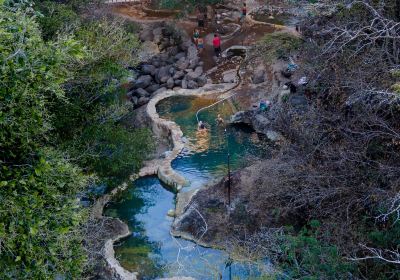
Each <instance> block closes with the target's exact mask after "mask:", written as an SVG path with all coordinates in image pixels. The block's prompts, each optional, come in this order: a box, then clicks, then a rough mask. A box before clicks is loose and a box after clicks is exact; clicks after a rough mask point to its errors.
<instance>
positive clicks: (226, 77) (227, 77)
mask: <svg viewBox="0 0 400 280" xmlns="http://www.w3.org/2000/svg"><path fill="white" fill-rule="evenodd" d="M222 80H223V82H224V83H235V82H236V81H237V75H236V70H233V71H228V72H225V73H224V74H223V77H222Z"/></svg>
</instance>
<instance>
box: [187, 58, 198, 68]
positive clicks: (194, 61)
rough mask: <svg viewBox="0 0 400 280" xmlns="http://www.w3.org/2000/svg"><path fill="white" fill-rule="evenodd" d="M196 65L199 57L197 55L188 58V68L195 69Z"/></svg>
mask: <svg viewBox="0 0 400 280" xmlns="http://www.w3.org/2000/svg"><path fill="white" fill-rule="evenodd" d="M197 65H199V58H198V57H196V58H193V59H191V60H189V66H188V68H189V69H195V68H196V66H197Z"/></svg>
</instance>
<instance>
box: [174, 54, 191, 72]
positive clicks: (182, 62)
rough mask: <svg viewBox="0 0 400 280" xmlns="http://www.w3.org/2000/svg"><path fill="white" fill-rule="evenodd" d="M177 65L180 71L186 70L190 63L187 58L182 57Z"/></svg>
mask: <svg viewBox="0 0 400 280" xmlns="http://www.w3.org/2000/svg"><path fill="white" fill-rule="evenodd" d="M175 65H176V67H177V68H178V69H179V70H185V69H186V68H188V67H189V61H188V60H187V59H186V58H185V57H182V58H181V59H179V60H178V61H177V62H176V63H175Z"/></svg>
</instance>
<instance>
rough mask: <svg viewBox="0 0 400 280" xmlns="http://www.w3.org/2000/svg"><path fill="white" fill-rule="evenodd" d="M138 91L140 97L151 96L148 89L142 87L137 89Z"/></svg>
mask: <svg viewBox="0 0 400 280" xmlns="http://www.w3.org/2000/svg"><path fill="white" fill-rule="evenodd" d="M136 93H137V94H138V96H139V97H148V96H150V94H149V93H148V92H147V91H146V90H144V89H142V88H138V89H137V90H136Z"/></svg>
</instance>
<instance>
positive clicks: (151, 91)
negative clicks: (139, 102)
mask: <svg viewBox="0 0 400 280" xmlns="http://www.w3.org/2000/svg"><path fill="white" fill-rule="evenodd" d="M159 88H160V86H159V85H158V84H152V85H150V86H148V87H147V88H146V91H147V92H149V93H153V92H155V91H156V90H158V89H159Z"/></svg>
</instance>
